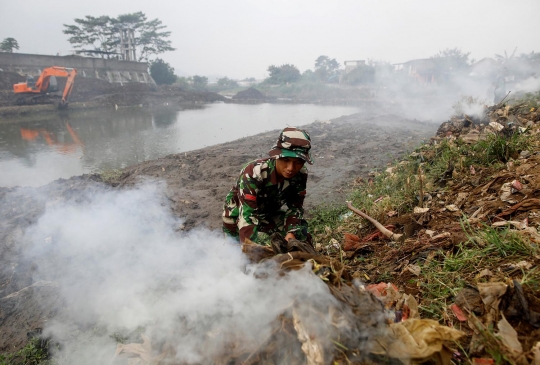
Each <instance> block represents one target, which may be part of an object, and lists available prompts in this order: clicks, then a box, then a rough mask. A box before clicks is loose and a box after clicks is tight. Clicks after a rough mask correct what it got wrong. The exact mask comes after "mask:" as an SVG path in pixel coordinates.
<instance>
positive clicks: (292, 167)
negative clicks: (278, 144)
mask: <svg viewBox="0 0 540 365" xmlns="http://www.w3.org/2000/svg"><path fill="white" fill-rule="evenodd" d="M304 163H305V161H304V160H302V159H301V158H297V157H281V158H278V159H277V160H276V171H277V173H278V175H279V176H281V177H283V178H285V179H290V178H292V177H293V176H294V175H296V174H297V173H298V171H300V169H302V167H303V166H304Z"/></svg>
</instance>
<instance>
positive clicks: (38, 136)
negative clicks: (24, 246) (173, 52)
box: [0, 103, 360, 187]
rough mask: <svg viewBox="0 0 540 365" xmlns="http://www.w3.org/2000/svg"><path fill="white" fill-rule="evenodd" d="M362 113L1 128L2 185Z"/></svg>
mask: <svg viewBox="0 0 540 365" xmlns="http://www.w3.org/2000/svg"><path fill="white" fill-rule="evenodd" d="M359 111H360V110H359V108H356V107H347V106H322V105H311V104H257V105H242V104H224V103H215V104H208V105H205V106H203V107H201V108H198V109H188V110H180V111H178V110H174V109H161V110H153V111H148V110H145V109H142V108H141V109H137V108H135V109H134V108H129V109H120V110H116V111H115V110H110V111H102V110H101V111H89V112H84V113H81V112H79V113H72V114H59V115H57V116H54V117H53V118H50V117H48V118H46V119H43V120H38V121H36V120H35V119H34V120H32V121H25V120H23V119H20V120H14V121H7V122H2V123H0V186H8V187H9V186H40V185H44V184H47V183H49V182H51V181H53V180H56V179H58V178H69V177H71V176H75V175H81V174H83V173H89V172H103V171H106V170H112V169H118V168H123V167H126V166H129V165H133V164H136V163H139V162H143V161H147V160H152V159H156V158H159V157H163V156H166V155H168V154H172V153H179V152H184V151H190V150H195V149H199V148H203V147H206V146H211V145H215V144H218V143H223V142H228V141H232V140H236V139H238V138H242V137H247V136H251V135H254V134H257V133H261V132H265V131H269V130H273V129H281V128H284V127H286V126H300V125H305V124H309V123H312V122H314V121H316V120H328V119H332V118H337V117H340V116H342V115H350V114H354V113H357V112H359ZM268 147H270V146H268Z"/></svg>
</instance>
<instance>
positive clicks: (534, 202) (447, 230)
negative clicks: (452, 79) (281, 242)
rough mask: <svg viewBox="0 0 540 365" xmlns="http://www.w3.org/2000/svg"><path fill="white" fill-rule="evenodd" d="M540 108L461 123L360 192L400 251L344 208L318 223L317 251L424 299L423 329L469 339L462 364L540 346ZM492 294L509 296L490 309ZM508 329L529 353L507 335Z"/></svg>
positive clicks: (356, 195)
mask: <svg viewBox="0 0 540 365" xmlns="http://www.w3.org/2000/svg"><path fill="white" fill-rule="evenodd" d="M539 100H540V93H534V94H527V95H525V96H524V97H523V98H521V99H519V100H513V101H511V102H509V103H508V104H506V105H499V106H494V107H491V108H486V109H485V111H484V114H483V116H482V117H480V118H471V117H469V116H467V115H461V116H458V117H453V118H452V120H451V121H449V122H447V123H446V124H443V125H442V126H441V128H440V129H439V133H438V135H437V137H435V138H433V139H432V140H431V142H430V143H427V144H424V145H422V146H420V147H418V148H417V149H415V150H414V151H413V152H412V153H410V154H409V155H408V156H406V157H405V158H404V159H403V160H401V161H396V163H394V164H392V165H391V166H388V168H386V169H385V170H381V171H374V172H373V173H372V174H371V177H370V178H368V179H362V178H358V179H356V180H355V181H354V182H352V183H351V189H350V194H349V200H350V201H351V202H352V205H353V206H354V207H356V208H358V209H360V210H362V211H363V212H365V213H366V214H367V215H369V216H370V217H373V218H375V219H376V220H377V221H379V222H380V223H382V224H383V225H384V226H385V227H386V228H388V229H389V230H391V231H393V232H394V233H398V234H403V237H402V238H401V239H400V240H389V239H387V238H385V237H384V236H383V235H382V234H381V233H379V230H377V229H376V228H374V226H373V225H372V224H371V223H370V222H369V221H367V220H366V219H363V218H361V217H359V216H357V215H355V214H352V212H350V211H349V210H348V209H347V207H346V205H345V204H344V203H341V204H336V205H334V206H326V207H320V208H319V209H318V210H317V211H316V212H315V213H314V214H313V216H312V218H311V220H310V223H311V227H312V230H313V233H314V241H315V242H316V244H317V247H318V249H319V250H320V251H321V252H324V253H326V254H328V255H330V256H333V257H336V258H338V259H339V260H341V262H342V263H343V264H345V265H346V266H347V267H349V269H350V270H351V271H352V272H354V276H355V277H356V278H357V279H358V280H360V281H361V282H363V283H365V285H366V286H369V285H370V284H377V283H380V282H384V283H390V284H391V285H395V286H396V287H397V288H399V291H401V292H404V293H406V294H410V295H413V296H415V298H416V299H417V301H418V310H419V315H420V316H421V317H422V318H430V319H434V320H437V321H438V322H440V323H441V324H445V325H448V326H450V327H455V328H459V329H460V330H462V331H464V332H465V333H466V334H467V340H466V341H461V342H460V343H459V344H457V345H458V347H457V348H459V350H458V351H457V354H458V355H459V356H458V357H459V358H461V361H466V362H472V363H479V362H475V361H473V358H474V357H477V358H485V359H486V361H489V363H491V364H493V363H497V364H506V363H511V364H514V363H522V362H520V361H521V360H519V359H520V358H521V359H523V361H525V360H524V359H525V358H528V359H532V358H533V356H534V354H533V352H534V349H533V346H534V345H535V343H537V341H539V339H540V338H539V337H540V336H539V335H538V333H537V332H538V331H536V332H533V331H534V330H535V328H538V326H540V323H539V322H538V318H537V316H538V313H539V311H540V301H539V300H538V298H540V271H539V269H538V267H539V266H538V265H539V264H540V249H539V246H538V244H539V243H540V234H539V233H538V228H539V224H540V220H539V218H538V217H539V216H540V201H539V200H538V199H537V190H536V189H537V188H536V186H540V185H537V184H540V167H539V166H540V156H539V155H537V154H536V153H535V151H537V150H538V147H539V146H540V137H539V135H540V129H539V126H538V124H537V123H538V121H539V120H540V114H538V111H537V107H538V102H539ZM390 284H389V285H390ZM487 287H489V288H491V289H493V288H494V287H499V288H503V289H502V290H501V291H500V292H499V294H497V295H495V294H493V292H492V291H490V295H495V296H496V298H491V299H487V297H486V295H487V294H486V292H485V290H486V288H487ZM490 300H492V301H491V302H489V301H490ZM493 300H495V304H493ZM520 300H521V303H522V304H516V303H517V302H515V301H520ZM499 303H501V304H499ZM490 305H491V307H490ZM520 305H521V306H520ZM490 316H491V317H490ZM531 316H532V317H533V318H536V319H531ZM503 318H505V321H506V320H508V321H509V323H510V324H511V325H512V328H513V330H515V331H516V334H515V336H514V335H513V337H512V338H514V339H515V341H518V342H519V343H520V344H521V345H520V346H522V350H521V351H518V352H516V350H515V348H514V349H513V348H511V347H509V345H508V340H509V339H508V337H507V336H506V335H502V334H501V332H502V331H503V330H502V329H501V327H502V326H503V324H502V322H501V321H503ZM497 327H498V329H497ZM461 361H458V362H460V363H461ZM486 363H487V362H486ZM524 363H528V362H524Z"/></svg>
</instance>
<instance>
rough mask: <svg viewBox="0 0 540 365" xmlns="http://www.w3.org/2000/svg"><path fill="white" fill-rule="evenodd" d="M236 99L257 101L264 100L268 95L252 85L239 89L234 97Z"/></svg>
mask: <svg viewBox="0 0 540 365" xmlns="http://www.w3.org/2000/svg"><path fill="white" fill-rule="evenodd" d="M232 98H233V99H234V100H243V101H247V100H257V101H264V100H265V99H266V96H265V95H264V94H263V93H262V92H260V91H259V90H257V89H255V88H252V87H250V88H249V89H247V90H243V91H239V92H237V93H236V95H234V96H233V97H232Z"/></svg>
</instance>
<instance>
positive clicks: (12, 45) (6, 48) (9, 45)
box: [0, 37, 19, 53]
mask: <svg viewBox="0 0 540 365" xmlns="http://www.w3.org/2000/svg"><path fill="white" fill-rule="evenodd" d="M14 49H17V50H18V49H19V42H17V40H16V39H15V38H11V37H8V38H4V40H3V41H2V43H0V52H8V53H13V50H14Z"/></svg>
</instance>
